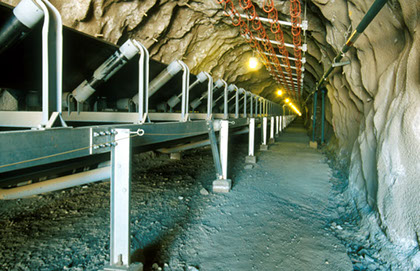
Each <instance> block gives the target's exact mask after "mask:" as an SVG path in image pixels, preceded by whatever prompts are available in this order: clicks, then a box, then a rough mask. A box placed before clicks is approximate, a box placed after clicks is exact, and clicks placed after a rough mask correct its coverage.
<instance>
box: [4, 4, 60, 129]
mask: <svg viewBox="0 0 420 271" xmlns="http://www.w3.org/2000/svg"><path fill="white" fill-rule="evenodd" d="M35 2H36V4H37V5H38V6H39V7H40V8H41V9H42V11H43V12H44V24H43V27H42V111H41V112H39V111H35V112H33V111H19V112H18V113H17V112H0V127H28V128H41V129H43V128H51V127H53V126H54V124H55V122H56V121H59V122H60V125H61V126H63V127H66V126H67V125H66V123H65V122H64V120H63V119H62V117H61V95H62V74H63V73H62V70H63V64H62V63H63V33H62V30H63V23H62V20H61V16H60V13H59V12H58V10H57V9H56V8H55V7H54V6H53V5H52V4H51V3H50V2H49V1H47V0H35ZM13 113H16V115H18V116H20V117H21V118H18V119H10V118H9V116H10V115H11V114H13Z"/></svg>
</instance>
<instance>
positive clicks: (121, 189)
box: [110, 129, 131, 267]
mask: <svg viewBox="0 0 420 271" xmlns="http://www.w3.org/2000/svg"><path fill="white" fill-rule="evenodd" d="M115 131H116V133H117V134H116V135H115V141H116V146H113V147H112V152H111V161H112V169H111V170H112V171H111V244H110V248H111V257H110V262H111V266H126V267H128V266H129V265H130V184H131V163H130V158H131V146H130V130H129V129H116V130H115Z"/></svg>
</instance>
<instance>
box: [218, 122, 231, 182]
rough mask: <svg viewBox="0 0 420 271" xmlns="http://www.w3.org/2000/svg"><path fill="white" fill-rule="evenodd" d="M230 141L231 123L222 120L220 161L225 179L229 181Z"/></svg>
mask: <svg viewBox="0 0 420 271" xmlns="http://www.w3.org/2000/svg"><path fill="white" fill-rule="evenodd" d="M228 140H229V121H227V120H222V121H221V129H220V161H221V164H222V177H223V179H227V166H228Z"/></svg>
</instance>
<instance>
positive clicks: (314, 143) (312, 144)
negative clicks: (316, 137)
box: [309, 141, 318, 149]
mask: <svg viewBox="0 0 420 271" xmlns="http://www.w3.org/2000/svg"><path fill="white" fill-rule="evenodd" d="M309 147H311V148H313V149H318V142H316V141H309Z"/></svg>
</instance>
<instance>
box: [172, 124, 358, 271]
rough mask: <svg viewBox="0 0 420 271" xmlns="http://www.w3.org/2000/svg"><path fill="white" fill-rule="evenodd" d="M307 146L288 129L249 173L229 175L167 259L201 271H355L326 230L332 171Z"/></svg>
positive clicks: (297, 129)
mask: <svg viewBox="0 0 420 271" xmlns="http://www.w3.org/2000/svg"><path fill="white" fill-rule="evenodd" d="M308 141H309V139H308V137H307V136H306V133H305V130H304V129H303V127H302V126H301V125H299V124H295V125H292V126H291V127H289V128H288V129H287V130H286V132H285V133H283V134H282V135H281V136H280V137H279V138H278V139H277V143H275V144H273V145H271V146H270V149H269V151H266V152H262V153H260V154H259V155H258V158H259V160H258V165H257V166H255V167H254V168H253V169H247V170H240V172H239V173H238V172H237V170H236V169H233V170H232V174H235V176H234V178H233V179H234V188H233V190H232V191H231V192H230V193H229V194H227V195H216V196H212V198H211V201H210V202H209V203H208V204H206V206H204V208H203V213H202V214H201V216H200V218H196V219H198V220H196V219H194V221H193V222H191V224H190V225H189V226H188V227H187V230H186V232H184V233H182V234H181V236H180V239H181V240H183V242H182V244H181V245H179V244H178V245H176V246H175V247H174V249H173V250H172V251H171V252H170V254H172V255H171V258H172V257H176V258H181V259H182V261H185V262H186V263H187V264H188V265H190V266H191V267H197V268H198V269H199V270H223V271H228V270H232V271H246V270H353V268H352V265H351V262H350V260H349V258H348V256H347V254H346V249H345V247H344V245H342V244H341V243H340V241H339V240H337V239H336V238H335V237H334V236H332V233H331V232H330V231H329V230H328V229H327V227H328V226H327V222H328V220H329V217H330V215H331V212H332V210H329V208H328V205H329V203H328V197H329V193H330V189H331V185H330V183H329V178H330V175H331V171H330V169H329V167H328V165H327V164H326V163H324V162H323V160H324V156H323V155H322V154H320V153H319V152H318V151H316V150H314V149H310V148H309V147H308ZM242 167H243V164H242ZM191 270H195V269H191Z"/></svg>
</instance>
